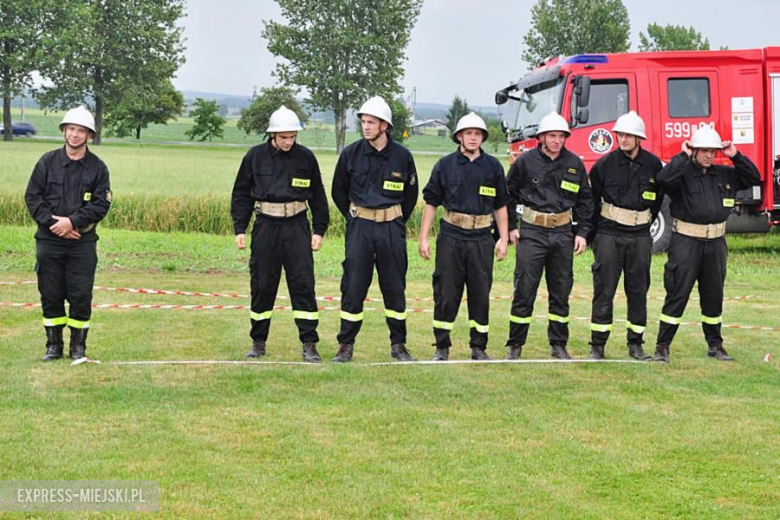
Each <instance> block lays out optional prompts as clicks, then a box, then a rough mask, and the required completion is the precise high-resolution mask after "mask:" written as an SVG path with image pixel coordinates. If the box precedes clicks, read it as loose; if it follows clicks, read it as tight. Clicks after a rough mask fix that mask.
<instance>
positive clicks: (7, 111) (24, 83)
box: [0, 0, 69, 141]
mask: <svg viewBox="0 0 780 520" xmlns="http://www.w3.org/2000/svg"><path fill="white" fill-rule="evenodd" d="M67 7H68V4H67V3H65V2H58V1H57V0H0V15H1V17H2V22H0V88H2V90H3V127H4V134H3V139H4V140H5V141H11V140H12V139H13V132H12V129H11V100H12V99H13V97H14V96H16V95H19V94H22V93H23V92H24V89H25V88H27V87H30V86H31V79H32V73H33V72H34V71H45V70H46V69H47V68H48V66H49V65H51V64H52V62H51V61H49V58H50V57H51V55H52V51H53V49H54V48H56V41H57V37H58V32H57V31H58V29H59V28H60V27H62V26H63V25H65V22H66V20H67V16H68V13H69V11H68V9H67Z"/></svg>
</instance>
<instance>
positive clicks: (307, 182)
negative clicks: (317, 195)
mask: <svg viewBox="0 0 780 520" xmlns="http://www.w3.org/2000/svg"><path fill="white" fill-rule="evenodd" d="M309 186H311V179H296V178H295V177H293V180H292V187H293V188H308V187H309Z"/></svg>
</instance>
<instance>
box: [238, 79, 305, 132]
mask: <svg viewBox="0 0 780 520" xmlns="http://www.w3.org/2000/svg"><path fill="white" fill-rule="evenodd" d="M282 105H284V106H286V107H287V108H289V109H290V110H292V111H293V112H295V113H296V114H297V115H298V119H300V120H301V121H307V120H308V119H309V116H308V115H307V114H306V112H304V110H303V107H301V104H300V103H298V100H297V99H295V91H294V90H293V89H290V88H287V87H269V88H263V89H260V94H259V95H258V96H257V97H256V98H255V100H254V101H252V104H251V105H249V108H245V109H243V110H242V111H241V118H240V119H239V120H238V125H237V126H238V129H239V130H242V131H243V132H244V133H245V134H246V135H249V134H251V133H252V132H254V133H256V134H257V135H262V134H264V133H265V130H266V128H268V120H269V119H270V118H271V114H273V113H274V111H275V110H277V109H278V108H279V107H280V106H282Z"/></svg>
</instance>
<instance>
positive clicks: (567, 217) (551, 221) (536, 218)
mask: <svg viewBox="0 0 780 520" xmlns="http://www.w3.org/2000/svg"><path fill="white" fill-rule="evenodd" d="M523 222H528V223H529V224H533V225H534V226H541V227H543V228H548V229H552V228H556V227H561V226H565V225H566V224H569V223H570V222H571V210H570V209H567V210H566V211H564V212H563V213H542V212H541V211H536V210H535V209H531V208H529V207H524V208H523Z"/></svg>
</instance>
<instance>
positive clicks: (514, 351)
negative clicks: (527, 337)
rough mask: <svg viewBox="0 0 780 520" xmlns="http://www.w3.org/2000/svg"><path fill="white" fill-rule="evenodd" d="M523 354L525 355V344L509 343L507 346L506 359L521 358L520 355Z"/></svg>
mask: <svg viewBox="0 0 780 520" xmlns="http://www.w3.org/2000/svg"><path fill="white" fill-rule="evenodd" d="M522 355H523V346H522V345H520V344H518V345H509V346H508V347H507V348H506V359H508V360H510V361H511V360H515V359H520V356H522Z"/></svg>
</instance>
